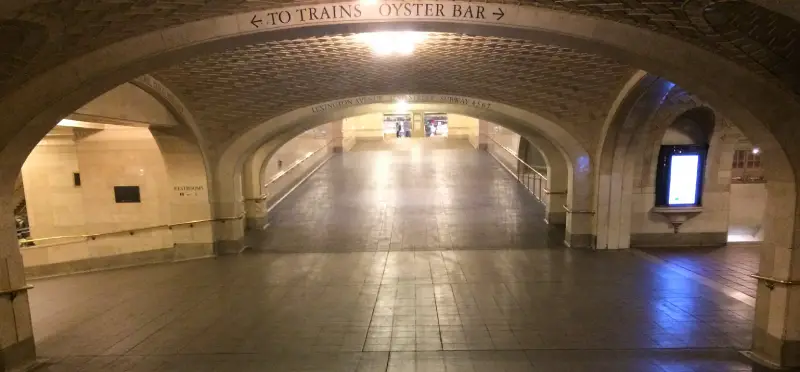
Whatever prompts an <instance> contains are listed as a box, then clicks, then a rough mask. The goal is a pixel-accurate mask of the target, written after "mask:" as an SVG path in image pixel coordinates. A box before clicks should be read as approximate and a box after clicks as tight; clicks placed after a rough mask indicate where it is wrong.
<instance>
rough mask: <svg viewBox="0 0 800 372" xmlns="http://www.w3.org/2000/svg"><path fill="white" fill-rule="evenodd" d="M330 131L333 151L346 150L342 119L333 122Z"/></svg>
mask: <svg viewBox="0 0 800 372" xmlns="http://www.w3.org/2000/svg"><path fill="white" fill-rule="evenodd" d="M328 133H329V134H328V136H329V138H330V139H331V152H334V153H337V152H344V130H343V126H342V120H336V121H333V122H331V123H330V131H329V132H328Z"/></svg>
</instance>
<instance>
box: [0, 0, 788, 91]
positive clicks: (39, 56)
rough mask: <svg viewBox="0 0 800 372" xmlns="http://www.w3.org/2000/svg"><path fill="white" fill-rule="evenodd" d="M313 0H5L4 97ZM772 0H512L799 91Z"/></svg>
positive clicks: (1, 6)
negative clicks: (672, 44)
mask: <svg viewBox="0 0 800 372" xmlns="http://www.w3.org/2000/svg"><path fill="white" fill-rule="evenodd" d="M312 2H321V1H290V0H202V1H198V0H115V1H96V0H27V1H16V0H8V1H3V2H0V35H3V37H2V38H0V96H1V95H3V94H4V93H8V92H9V91H10V90H11V89H13V88H14V87H15V86H17V85H18V84H20V83H22V82H24V81H25V80H27V79H29V78H30V77H32V76H34V75H35V74H37V73H40V72H42V71H44V70H46V69H49V68H52V67H54V66H56V65H58V64H60V63H63V62H64V61H66V60H68V59H70V58H73V57H77V56H79V55H81V54H84V53H86V52H89V51H92V50H96V49H99V48H101V47H104V46H107V45H109V44H112V43H114V42H117V41H121V40H124V39H126V38H130V37H134V36H137V35H142V34H145V33H147V32H151V31H156V30H160V29H164V28H167V27H171V26H176V25H180V24H183V23H187V22H192V21H197V20H202V19H206V18H210V17H215V16H220V15H228V14H233V13H238V12H243V11H251V10H256V9H267V8H273V7H279V6H285V5H295V4H298V3H312ZM505 2H508V1H505ZM765 2H768V1H767V0H751V1H746V0H668V1H650V0H521V1H519V2H516V1H514V2H513V3H520V4H523V5H531V6H539V7H546V8H551V9H556V10H562V11H566V12H572V13H580V14H586V15H590V16H594V17H599V18H604V19H610V20H613V21H617V22H623V23H628V24H633V25H636V26H638V27H641V28H644V29H648V30H654V31H657V32H660V33H663V34H666V35H670V36H673V37H676V38H679V39H683V40H686V41H689V42H691V43H693V44H695V45H698V46H700V47H703V48H705V49H708V50H711V51H714V52H716V53H718V54H720V55H722V56H724V57H726V58H728V59H730V60H732V61H735V62H737V63H739V64H741V65H744V66H746V67H747V68H749V69H751V70H753V71H756V72H758V73H759V74H762V75H764V76H768V77H770V78H772V79H774V80H775V81H776V82H777V83H779V84H781V85H783V86H784V87H785V88H786V89H789V90H793V91H794V92H800V72H798V70H800V68H799V67H798V66H800V42H797V38H798V35H799V33H800V31H798V30H800V27H798V22H797V19H800V16H798V14H797V13H800V11H798V10H797V8H796V7H794V8H793V7H791V6H788V5H781V6H773V5H770V9H767V8H764V7H761V6H759V5H756V3H765ZM773 2H774V1H773ZM788 2H790V1H787V3H788ZM770 4H771V3H770ZM765 5H766V4H765ZM780 12H785V13H780ZM787 14H788V15H787Z"/></svg>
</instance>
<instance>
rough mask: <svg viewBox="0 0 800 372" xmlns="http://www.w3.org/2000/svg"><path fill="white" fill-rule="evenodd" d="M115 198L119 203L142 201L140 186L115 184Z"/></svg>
mask: <svg viewBox="0 0 800 372" xmlns="http://www.w3.org/2000/svg"><path fill="white" fill-rule="evenodd" d="M114 200H116V202H117V203H141V202H142V196H141V194H140V192H139V186H114Z"/></svg>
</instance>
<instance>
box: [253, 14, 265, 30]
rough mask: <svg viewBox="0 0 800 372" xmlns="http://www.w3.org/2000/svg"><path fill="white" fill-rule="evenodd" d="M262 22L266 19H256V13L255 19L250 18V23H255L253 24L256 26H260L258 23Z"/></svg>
mask: <svg viewBox="0 0 800 372" xmlns="http://www.w3.org/2000/svg"><path fill="white" fill-rule="evenodd" d="M261 22H264V21H262V20H260V19H256V16H255V14H254V15H253V19H251V20H250V24H251V25H253V26H256V28H258V24H259V23H261Z"/></svg>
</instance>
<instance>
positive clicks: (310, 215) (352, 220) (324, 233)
mask: <svg viewBox="0 0 800 372" xmlns="http://www.w3.org/2000/svg"><path fill="white" fill-rule="evenodd" d="M380 146H383V144H382V143H381V142H379V141H375V142H368V143H366V144H364V145H356V148H355V149H354V150H356V152H353V153H348V154H346V155H345V156H342V157H334V158H333V159H331V160H330V161H329V163H328V164H327V165H325V166H324V167H322V168H320V169H319V171H317V173H315V174H314V175H313V176H311V177H310V178H309V179H308V180H307V181H306V183H305V184H304V185H303V186H302V187H300V188H298V190H297V191H296V192H295V193H293V194H290V196H289V197H287V198H286V199H285V200H284V201H283V202H282V203H281V204H279V205H278V207H277V208H275V210H274V211H273V213H272V215H271V218H270V224H271V227H270V228H269V230H268V232H267V236H266V238H265V239H263V240H262V241H261V243H260V244H259V246H258V248H260V249H263V250H265V251H270V252H352V251H359V252H360V251H418V250H450V249H498V248H502V249H529V248H546V247H554V246H560V245H561V242H562V241H563V240H564V239H563V231H561V229H550V228H549V227H548V225H547V224H546V223H545V222H544V218H545V212H544V207H543V206H542V205H541V204H539V203H538V202H537V201H536V199H535V198H532V197H530V196H529V192H528V191H527V190H525V189H524V188H523V187H521V186H520V185H519V184H518V183H517V182H516V181H515V180H514V179H513V178H511V177H509V175H508V174H507V171H506V170H505V169H503V168H502V167H501V166H500V165H499V164H498V163H497V162H496V161H495V160H494V159H493V158H492V157H491V156H488V155H487V154H486V153H483V152H478V151H476V150H469V149H468V148H469V146H470V145H469V142H467V141H465V140H463V141H457V140H451V141H449V142H443V141H441V139H439V138H436V139H430V138H429V139H423V140H421V141H415V140H414V139H402V140H400V141H397V143H396V144H392V145H391V146H392V147H393V148H394V149H396V151H394V152H388V151H369V150H374V149H377V148H380ZM447 147H450V148H451V149H446V148H447ZM452 148H455V149H452ZM359 150H360V151H359Z"/></svg>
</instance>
